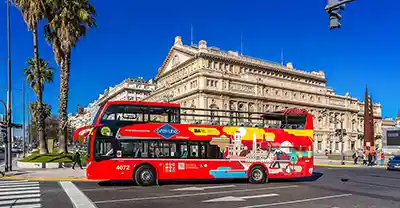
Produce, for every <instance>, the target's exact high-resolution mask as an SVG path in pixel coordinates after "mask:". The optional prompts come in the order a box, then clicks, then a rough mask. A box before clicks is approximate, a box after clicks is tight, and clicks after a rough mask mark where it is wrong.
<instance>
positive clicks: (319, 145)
mask: <svg viewBox="0 0 400 208" xmlns="http://www.w3.org/2000/svg"><path fill="white" fill-rule="evenodd" d="M317 149H318V152H321V151H322V141H318V145H317Z"/></svg>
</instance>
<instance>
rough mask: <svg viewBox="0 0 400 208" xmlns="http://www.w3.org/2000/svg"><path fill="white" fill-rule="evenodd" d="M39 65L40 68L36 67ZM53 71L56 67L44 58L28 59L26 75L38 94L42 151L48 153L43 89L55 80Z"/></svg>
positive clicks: (37, 112)
mask: <svg viewBox="0 0 400 208" xmlns="http://www.w3.org/2000/svg"><path fill="white" fill-rule="evenodd" d="M36 66H39V70H37V69H36ZM53 71H54V69H53V68H52V67H50V66H49V63H48V62H47V61H45V60H43V59H39V63H38V64H37V63H36V61H35V59H32V58H29V59H28V67H26V68H25V69H24V73H25V75H26V81H27V82H28V83H29V85H30V86H31V88H32V89H33V91H34V92H35V94H36V98H37V102H35V104H34V111H32V113H33V112H34V113H35V116H32V117H33V118H35V119H36V122H37V131H38V135H39V141H40V153H41V154H44V153H47V152H48V151H47V145H46V137H45V120H46V113H47V112H46V108H44V105H43V100H42V99H43V97H42V95H43V91H44V84H45V83H46V82H53Z"/></svg>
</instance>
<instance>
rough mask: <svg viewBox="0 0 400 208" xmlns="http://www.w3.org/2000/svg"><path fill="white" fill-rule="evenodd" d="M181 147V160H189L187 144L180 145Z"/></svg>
mask: <svg viewBox="0 0 400 208" xmlns="http://www.w3.org/2000/svg"><path fill="white" fill-rule="evenodd" d="M179 146H180V153H181V154H180V155H181V158H188V156H189V155H188V154H189V151H188V146H187V144H180V145H179Z"/></svg>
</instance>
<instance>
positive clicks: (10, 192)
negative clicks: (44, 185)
mask: <svg viewBox="0 0 400 208" xmlns="http://www.w3.org/2000/svg"><path fill="white" fill-rule="evenodd" d="M37 193H40V190H29V191H9V192H0V196H5V195H13V194H37Z"/></svg>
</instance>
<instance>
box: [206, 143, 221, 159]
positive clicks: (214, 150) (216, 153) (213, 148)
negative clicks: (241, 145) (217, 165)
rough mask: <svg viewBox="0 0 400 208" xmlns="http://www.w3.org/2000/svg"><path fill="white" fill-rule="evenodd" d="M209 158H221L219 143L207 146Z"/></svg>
mask: <svg viewBox="0 0 400 208" xmlns="http://www.w3.org/2000/svg"><path fill="white" fill-rule="evenodd" d="M207 158H209V159H221V152H220V150H219V147H218V146H217V145H210V144H209V145H208V147H207Z"/></svg>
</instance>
